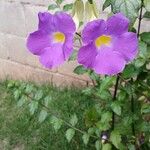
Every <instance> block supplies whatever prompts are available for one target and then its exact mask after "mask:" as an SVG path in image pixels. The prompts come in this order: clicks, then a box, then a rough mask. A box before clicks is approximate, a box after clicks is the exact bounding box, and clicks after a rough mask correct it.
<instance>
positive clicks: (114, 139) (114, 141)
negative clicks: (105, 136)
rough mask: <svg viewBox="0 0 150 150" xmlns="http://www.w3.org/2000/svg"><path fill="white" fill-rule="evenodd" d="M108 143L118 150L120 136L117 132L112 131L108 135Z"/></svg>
mask: <svg viewBox="0 0 150 150" xmlns="http://www.w3.org/2000/svg"><path fill="white" fill-rule="evenodd" d="M110 141H111V142H112V144H113V145H114V146H115V147H116V148H118V149H119V145H120V144H121V135H120V134H119V132H118V131H112V132H111V135H110Z"/></svg>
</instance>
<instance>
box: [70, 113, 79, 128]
mask: <svg viewBox="0 0 150 150" xmlns="http://www.w3.org/2000/svg"><path fill="white" fill-rule="evenodd" d="M77 122H78V118H77V115H76V114H74V115H72V116H71V119H70V124H71V125H72V126H75V125H76V124H77Z"/></svg>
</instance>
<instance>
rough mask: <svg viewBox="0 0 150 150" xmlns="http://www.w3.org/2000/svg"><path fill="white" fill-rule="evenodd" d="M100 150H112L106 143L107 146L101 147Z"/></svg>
mask: <svg viewBox="0 0 150 150" xmlns="http://www.w3.org/2000/svg"><path fill="white" fill-rule="evenodd" d="M102 150H112V146H111V144H109V143H107V144H103V146H102Z"/></svg>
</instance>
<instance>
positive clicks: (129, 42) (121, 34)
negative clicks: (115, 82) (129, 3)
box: [78, 13, 138, 75]
mask: <svg viewBox="0 0 150 150" xmlns="http://www.w3.org/2000/svg"><path fill="white" fill-rule="evenodd" d="M128 27H129V19H127V18H126V17H125V16H124V15H123V14H121V13H117V14H115V15H113V16H111V17H110V18H109V19H108V20H107V21H104V20H101V19H98V20H95V21H92V22H89V23H87V25H86V26H85V28H84V30H83V32H82V41H83V46H82V47H81V48H80V50H79V53H78V62H79V63H80V64H82V65H83V66H84V67H86V68H90V69H93V70H94V71H95V72H96V73H97V74H104V75H115V74H118V73H120V72H122V71H123V69H124V67H125V65H126V64H127V63H129V62H130V61H132V60H133V59H134V58H135V57H136V55H137V53H138V39H137V35H136V34H135V33H133V32H128Z"/></svg>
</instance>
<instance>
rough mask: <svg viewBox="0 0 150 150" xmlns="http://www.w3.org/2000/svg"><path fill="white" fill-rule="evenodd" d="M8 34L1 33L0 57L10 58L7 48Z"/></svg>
mask: <svg viewBox="0 0 150 150" xmlns="http://www.w3.org/2000/svg"><path fill="white" fill-rule="evenodd" d="M6 39H7V38H6V35H5V34H3V33H0V58H5V59H8V56H9V55H8V50H7V48H6Z"/></svg>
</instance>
